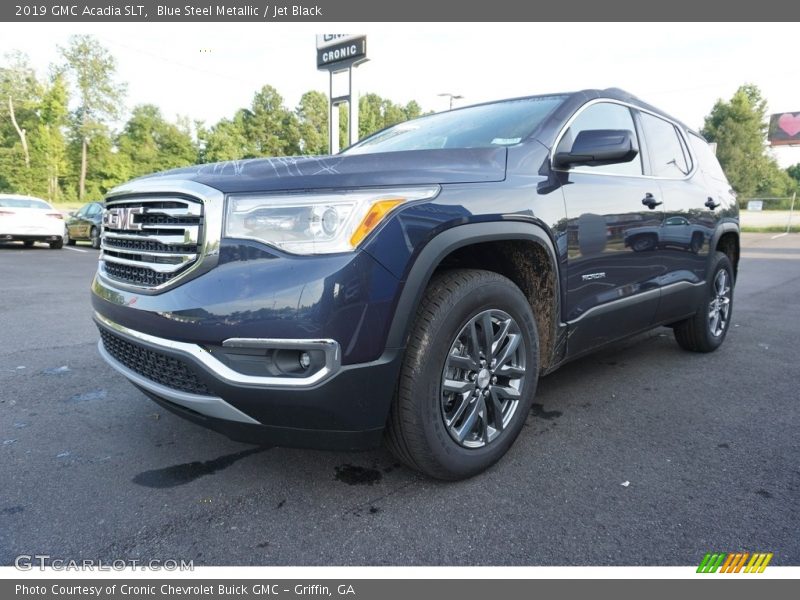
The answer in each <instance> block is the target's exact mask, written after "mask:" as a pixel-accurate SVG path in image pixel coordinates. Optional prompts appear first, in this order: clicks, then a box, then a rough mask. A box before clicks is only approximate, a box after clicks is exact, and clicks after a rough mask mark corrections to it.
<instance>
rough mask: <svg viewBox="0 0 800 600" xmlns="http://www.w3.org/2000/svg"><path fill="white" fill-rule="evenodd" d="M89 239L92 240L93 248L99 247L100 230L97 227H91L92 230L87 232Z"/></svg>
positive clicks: (97, 248)
mask: <svg viewBox="0 0 800 600" xmlns="http://www.w3.org/2000/svg"><path fill="white" fill-rule="evenodd" d="M89 239H90V241H91V242H92V248H94V249H95V250H99V249H100V230H99V229H97V227H92V230H91V231H90V232H89Z"/></svg>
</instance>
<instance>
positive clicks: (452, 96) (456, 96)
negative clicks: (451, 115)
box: [438, 92, 464, 110]
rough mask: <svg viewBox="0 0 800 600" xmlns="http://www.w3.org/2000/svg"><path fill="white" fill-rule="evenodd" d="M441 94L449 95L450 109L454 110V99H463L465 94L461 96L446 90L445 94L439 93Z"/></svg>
mask: <svg viewBox="0 0 800 600" xmlns="http://www.w3.org/2000/svg"><path fill="white" fill-rule="evenodd" d="M438 95H439V96H448V97H449V98H450V110H453V100H462V99H463V98H464V96H460V95H458V94H450V93H449V92H445V93H443V94H438Z"/></svg>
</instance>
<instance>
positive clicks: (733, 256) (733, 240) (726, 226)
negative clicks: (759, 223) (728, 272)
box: [706, 222, 741, 282]
mask: <svg viewBox="0 0 800 600" xmlns="http://www.w3.org/2000/svg"><path fill="white" fill-rule="evenodd" d="M740 247H741V246H740V234H739V226H738V225H737V224H736V223H732V222H724V223H720V224H719V226H718V227H717V229H716V230H715V231H714V235H713V236H712V237H711V242H710V243H709V248H710V249H713V250H714V251H717V250H718V251H720V252H722V253H723V254H726V255H727V256H728V259H729V260H730V261H731V265H732V266H733V278H734V282H735V281H736V279H738V276H739V255H740ZM708 262H709V264H708V271H707V272H706V280H708V278H709V277H710V276H711V269H712V265H713V261H712V260H711V259H709V261H708Z"/></svg>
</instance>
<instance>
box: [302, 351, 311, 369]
mask: <svg viewBox="0 0 800 600" xmlns="http://www.w3.org/2000/svg"><path fill="white" fill-rule="evenodd" d="M300 366H301V367H302V368H303V369H307V368H308V367H310V366H311V355H310V354H309V353H308V352H301V353H300Z"/></svg>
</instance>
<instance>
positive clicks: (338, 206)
mask: <svg viewBox="0 0 800 600" xmlns="http://www.w3.org/2000/svg"><path fill="white" fill-rule="evenodd" d="M438 193H439V186H438V185H429V186H419V187H416V186H415V187H404V188H383V189H369V190H367V189H362V190H345V191H341V192H320V193H316V192H314V193H297V194H286V193H284V194H241V195H233V196H229V197H228V201H227V204H226V208H225V237H232V238H245V239H250V240H258V241H260V242H264V243H266V244H270V245H272V246H277V247H278V248H281V249H283V250H286V251H287V252H293V253H296V254H329V253H333V252H348V251H350V250H354V249H355V248H356V247H358V245H359V244H360V243H361V242H362V241H363V240H364V238H366V237H367V236H368V235H369V234H370V232H371V231H373V230H374V229H375V228H376V227H377V226H378V225H379V224H380V223H381V221H383V219H384V218H385V217H386V215H388V214H389V213H390V212H391V211H392V210H394V209H395V208H396V207H397V206H399V205H401V204H403V203H405V202H411V201H413V200H425V199H428V198H433V197H434V196H436V194H438Z"/></svg>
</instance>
